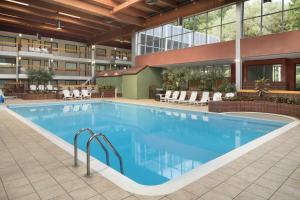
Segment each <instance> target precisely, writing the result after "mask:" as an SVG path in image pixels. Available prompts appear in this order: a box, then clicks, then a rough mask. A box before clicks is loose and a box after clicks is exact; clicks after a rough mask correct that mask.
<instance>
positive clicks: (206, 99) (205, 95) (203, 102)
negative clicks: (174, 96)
mask: <svg viewBox="0 0 300 200" xmlns="http://www.w3.org/2000/svg"><path fill="white" fill-rule="evenodd" d="M208 102H209V92H207V91H204V92H202V97H201V99H200V101H196V104H200V105H206V104H207V103H208Z"/></svg>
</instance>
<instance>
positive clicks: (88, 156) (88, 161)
mask: <svg viewBox="0 0 300 200" xmlns="http://www.w3.org/2000/svg"><path fill="white" fill-rule="evenodd" d="M83 132H88V133H89V134H90V138H89V139H88V141H87V143H86V167H87V168H86V175H87V176H90V175H91V142H92V141H93V140H96V141H97V143H98V144H99V145H100V147H101V148H102V150H103V151H104V153H105V159H106V164H107V165H108V166H110V162H109V153H108V151H107V149H106V147H105V146H104V145H103V143H102V142H101V140H100V139H102V140H103V141H104V142H105V143H106V144H107V145H108V147H109V148H110V149H111V150H112V152H113V153H114V154H115V156H116V157H117V158H118V160H119V165H120V172H121V174H124V169H123V159H122V157H121V155H120V154H119V152H118V151H117V150H116V148H115V147H114V146H113V145H112V143H111V142H110V141H109V140H108V138H107V137H106V136H105V135H104V134H102V133H96V134H95V133H94V132H93V131H92V130H91V129H90V128H82V129H79V131H78V132H77V133H76V134H75V136H74V166H75V167H77V166H78V150H77V149H78V147H77V143H78V142H77V141H78V136H79V135H80V134H81V133H83ZM99 137H100V139H99Z"/></svg>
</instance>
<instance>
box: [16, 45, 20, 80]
mask: <svg viewBox="0 0 300 200" xmlns="http://www.w3.org/2000/svg"><path fill="white" fill-rule="evenodd" d="M18 81H19V50H18V51H17V57H16V82H18Z"/></svg>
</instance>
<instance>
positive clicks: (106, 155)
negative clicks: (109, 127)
mask: <svg viewBox="0 0 300 200" xmlns="http://www.w3.org/2000/svg"><path fill="white" fill-rule="evenodd" d="M84 131H88V133H90V135H91V137H92V136H94V135H95V133H94V132H93V131H92V130H91V129H90V128H82V129H80V130H79V131H78V132H77V133H76V134H75V136H74V166H75V167H77V166H78V151H77V149H78V148H77V141H78V136H79V135H80V134H81V133H83V132H84ZM96 140H97V142H98V143H99V144H100V146H101V148H102V149H103V151H104V152H105V157H106V164H107V165H108V166H109V154H108V151H107V149H106V147H105V146H104V145H103V144H102V142H101V141H100V140H99V138H96Z"/></svg>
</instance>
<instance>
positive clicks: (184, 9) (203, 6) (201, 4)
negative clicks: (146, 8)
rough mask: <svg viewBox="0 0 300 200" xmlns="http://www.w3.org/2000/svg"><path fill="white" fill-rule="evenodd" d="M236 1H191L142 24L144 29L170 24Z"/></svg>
mask: <svg viewBox="0 0 300 200" xmlns="http://www.w3.org/2000/svg"><path fill="white" fill-rule="evenodd" d="M237 1H238V0H201V1H193V2H192V3H190V4H187V5H185V6H181V7H178V8H176V9H174V10H172V11H169V12H166V13H161V14H159V15H156V16H154V17H151V18H148V19H147V20H146V22H145V24H144V27H147V28H148V27H154V26H158V25H161V24H164V23H168V22H172V21H174V20H176V19H177V18H178V17H185V16H189V15H193V14H197V13H200V12H204V11H207V10H211V9H214V8H217V7H221V6H224V5H226V4H230V3H234V2H237Z"/></svg>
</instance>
